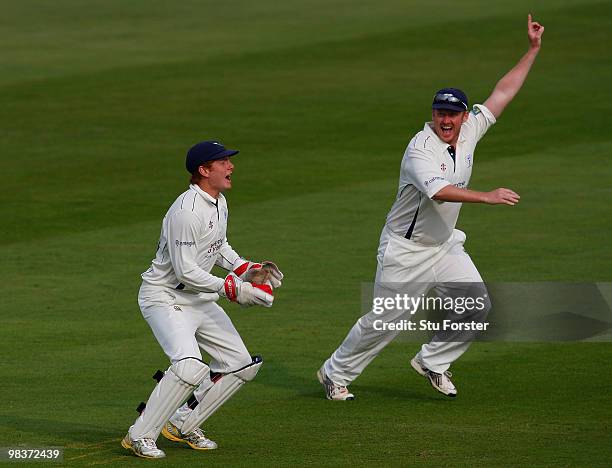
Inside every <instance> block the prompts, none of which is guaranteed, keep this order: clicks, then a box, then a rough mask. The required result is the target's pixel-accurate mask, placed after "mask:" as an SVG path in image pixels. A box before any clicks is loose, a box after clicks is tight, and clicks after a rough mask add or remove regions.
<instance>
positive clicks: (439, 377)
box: [410, 354, 457, 397]
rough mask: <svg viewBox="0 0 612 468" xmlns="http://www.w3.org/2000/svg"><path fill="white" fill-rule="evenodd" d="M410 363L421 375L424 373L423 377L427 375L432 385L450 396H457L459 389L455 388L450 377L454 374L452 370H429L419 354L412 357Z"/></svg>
mask: <svg viewBox="0 0 612 468" xmlns="http://www.w3.org/2000/svg"><path fill="white" fill-rule="evenodd" d="M410 365H411V366H412V368H413V369H414V370H415V371H417V372H418V373H419V374H420V375H422V376H423V377H427V378H428V379H429V383H431V386H432V387H433V388H435V389H436V390H437V391H439V392H440V393H443V394H444V395H446V396H449V397H456V396H457V389H456V388H455V386H454V385H453V382H451V379H450V377H452V376H453V374H452V373H451V372H449V371H444V372H443V373H442V374H439V373H437V372H434V371H432V370H429V369H428V368H427V367H425V366H424V365H423V362H422V361H421V358H420V357H419V355H418V354H417V355H416V356H415V357H413V358H412V360H411V361H410Z"/></svg>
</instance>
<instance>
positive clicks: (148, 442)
mask: <svg viewBox="0 0 612 468" xmlns="http://www.w3.org/2000/svg"><path fill="white" fill-rule="evenodd" d="M142 445H144V446H145V447H146V448H150V449H154V448H157V446H156V445H155V442H154V441H153V439H142Z"/></svg>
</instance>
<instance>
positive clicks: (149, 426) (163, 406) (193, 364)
mask: <svg viewBox="0 0 612 468" xmlns="http://www.w3.org/2000/svg"><path fill="white" fill-rule="evenodd" d="M209 371H210V369H209V368H208V366H207V365H206V364H204V363H203V362H202V361H201V360H199V359H197V358H185V359H181V360H180V361H178V362H175V363H174V364H172V365H171V366H170V367H169V368H168V370H167V371H166V372H165V374H164V377H163V378H162V379H161V380H160V381H159V383H158V384H157V386H156V387H155V389H154V390H153V393H151V396H150V397H149V400H148V401H147V406H146V408H145V410H144V411H143V412H142V413H141V414H140V417H139V418H138V419H137V420H136V422H135V423H134V425H133V426H132V427H130V431H129V434H130V438H131V439H132V440H136V439H142V438H145V437H146V438H151V439H153V440H156V439H157V437H158V436H159V433H160V432H161V430H162V427H163V425H164V424H166V422H167V421H168V418H170V416H171V415H172V413H174V412H175V411H176V409H177V408H178V407H179V405H180V404H181V403H183V401H185V399H186V398H187V397H188V396H189V394H190V393H191V392H192V391H193V389H194V388H195V387H197V386H198V384H199V383H200V382H201V381H202V379H204V378H205V377H206V376H207V375H208V373H209Z"/></svg>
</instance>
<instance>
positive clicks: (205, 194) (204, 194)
mask: <svg viewBox="0 0 612 468" xmlns="http://www.w3.org/2000/svg"><path fill="white" fill-rule="evenodd" d="M189 189H190V190H193V191H194V192H196V193H199V194H200V196H201V197H202V198H203V199H204V200H208V201H209V202H210V203H212V204H213V205H216V204H217V202H218V199H217V198H215V197H213V196H212V195H210V194H209V193H208V192H205V191H204V190H202V189H201V188H200V187H199V186H198V185H196V184H191V185H190V186H189Z"/></svg>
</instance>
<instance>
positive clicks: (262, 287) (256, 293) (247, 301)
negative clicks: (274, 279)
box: [220, 273, 274, 307]
mask: <svg viewBox="0 0 612 468" xmlns="http://www.w3.org/2000/svg"><path fill="white" fill-rule="evenodd" d="M220 294H221V295H222V296H223V295H224V296H225V297H227V298H228V299H229V300H230V301H232V302H237V303H238V304H240V305H243V306H246V307H248V306H253V305H260V306H263V307H272V304H273V303H274V295H273V294H272V287H271V286H270V285H268V284H255V283H249V282H248V281H242V280H241V279H240V278H239V277H238V276H236V275H235V274H234V273H230V274H229V275H227V276H226V277H225V283H224V285H223V290H222V291H221V292H220Z"/></svg>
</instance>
